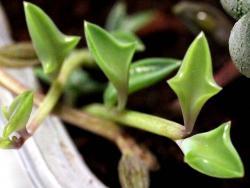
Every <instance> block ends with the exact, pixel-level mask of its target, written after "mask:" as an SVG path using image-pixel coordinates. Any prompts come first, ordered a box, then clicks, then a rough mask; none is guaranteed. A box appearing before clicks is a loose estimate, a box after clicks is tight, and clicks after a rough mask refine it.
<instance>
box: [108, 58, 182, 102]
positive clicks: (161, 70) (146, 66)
mask: <svg viewBox="0 0 250 188" xmlns="http://www.w3.org/2000/svg"><path fill="white" fill-rule="evenodd" d="M180 64H181V61H180V60H177V59H171V58H146V59H142V60H139V61H136V62H134V63H133V64H132V65H131V67H130V70H129V88H128V93H129V94H132V93H135V92H137V91H139V90H141V89H144V88H146V87H149V86H152V85H154V84H155V83H157V82H159V81H160V80H162V79H164V78H166V77H167V76H168V75H169V74H170V73H171V72H172V71H174V70H175V69H177V68H178V67H179V66H180ZM116 100H117V93H116V90H115V88H114V86H113V85H112V84H111V83H109V85H108V87H107V89H106V90H105V93H104V103H105V104H106V105H108V106H112V105H114V104H115V103H116Z"/></svg>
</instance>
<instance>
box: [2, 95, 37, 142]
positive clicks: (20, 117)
mask: <svg viewBox="0 0 250 188" xmlns="http://www.w3.org/2000/svg"><path fill="white" fill-rule="evenodd" d="M32 105H33V93H32V92H31V91H26V92H24V93H22V94H21V95H19V96H18V97H16V98H15V99H14V101H13V102H12V103H11V105H10V107H9V108H8V109H6V108H5V110H4V115H5V117H6V119H7V120H8V123H7V125H6V126H5V128H4V131H3V137H4V138H7V137H8V136H9V135H10V134H11V133H13V132H15V131H19V130H22V129H24V128H25V126H26V123H27V122H28V120H29V117H30V113H31V111H32Z"/></svg>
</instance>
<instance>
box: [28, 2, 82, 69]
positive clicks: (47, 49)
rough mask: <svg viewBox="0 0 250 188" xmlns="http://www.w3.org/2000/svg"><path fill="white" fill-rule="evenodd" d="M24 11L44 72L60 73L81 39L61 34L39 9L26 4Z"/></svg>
mask: <svg viewBox="0 0 250 188" xmlns="http://www.w3.org/2000/svg"><path fill="white" fill-rule="evenodd" d="M24 10H25V16H26V22H27V25H28V29H29V33H30V36H31V39H32V43H33V45H34V48H35V50H36V53H37V55H38V58H39V60H40V61H41V62H42V65H43V69H44V72H45V73H46V74H53V73H56V72H58V71H59V69H60V67H61V64H62V62H63V61H64V59H65V57H66V56H67V55H68V54H69V53H70V51H71V50H72V49H73V48H75V46H76V45H77V44H78V42H79V40H80V38H79V37H76V36H66V35H64V34H63V33H61V32H60V31H59V30H58V28H57V27H56V25H55V24H54V23H53V21H52V20H51V19H50V18H49V16H48V15H47V14H46V13H45V12H44V11H43V10H42V9H40V8H39V7H37V6H35V5H33V4H31V3H27V2H25V3H24Z"/></svg>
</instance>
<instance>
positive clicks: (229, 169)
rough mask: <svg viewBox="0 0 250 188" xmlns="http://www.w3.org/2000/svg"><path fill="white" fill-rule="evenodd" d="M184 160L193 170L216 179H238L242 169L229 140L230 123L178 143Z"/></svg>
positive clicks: (242, 171) (242, 172) (242, 173)
mask: <svg viewBox="0 0 250 188" xmlns="http://www.w3.org/2000/svg"><path fill="white" fill-rule="evenodd" d="M179 146H180V147H181V149H182V151H183V153H184V155H185V156H184V160H185V162H186V163H188V165H190V166H191V167H192V168H194V169H195V170H197V171H199V172H201V173H203V174H206V175H208V176H212V177H217V178H239V177H242V176H243V175H244V167H243V164H242V162H241V159H240V157H239V155H238V153H237V151H236V150H235V148H234V146H233V144H232V142H231V139H230V122H228V123H224V124H222V125H221V126H220V127H218V128H216V129H214V130H212V131H209V132H206V133H201V134H197V135H194V136H192V137H189V138H186V139H184V140H183V141H182V142H180V144H179Z"/></svg>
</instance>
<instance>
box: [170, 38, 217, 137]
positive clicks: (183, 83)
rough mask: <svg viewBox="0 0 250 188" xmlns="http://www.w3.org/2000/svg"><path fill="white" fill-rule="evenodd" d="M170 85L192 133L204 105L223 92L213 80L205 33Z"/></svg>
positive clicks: (197, 41) (190, 51)
mask: <svg viewBox="0 0 250 188" xmlns="http://www.w3.org/2000/svg"><path fill="white" fill-rule="evenodd" d="M168 84H169V85H170V87H171V88H172V89H173V90H174V91H175V93H176V94H177V96H178V99H179V102H180V105H181V109H182V112H183V116H184V124H185V127H186V129H187V132H188V133H190V132H191V131H192V129H193V126H194V123H195V121H196V118H197V116H198V114H199V112H200V110H201V108H202V107H203V105H204V104H205V103H206V101H207V100H208V99H209V98H211V97H212V96H214V95H215V94H217V93H218V92H219V91H220V90H221V88H220V87H219V86H218V85H217V84H216V83H215V81H214V79H213V73H212V62H211V55H210V50H209V46H208V43H207V40H206V37H205V35H204V34H203V33H200V34H199V35H198V37H196V39H195V40H194V41H193V43H192V44H191V46H190V47H189V49H188V51H187V53H186V55H185V57H184V60H183V62H182V66H181V68H180V69H179V71H178V73H177V75H176V76H174V77H173V78H172V79H170V80H169V81H168Z"/></svg>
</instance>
